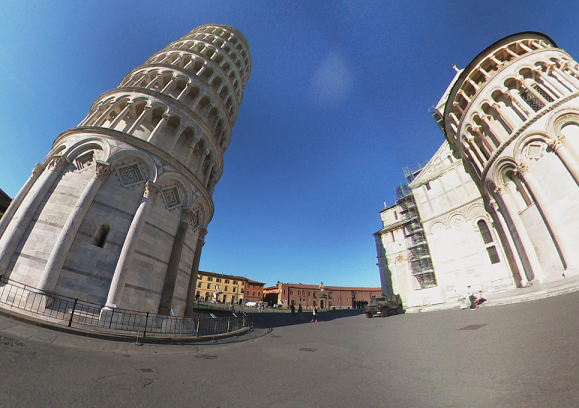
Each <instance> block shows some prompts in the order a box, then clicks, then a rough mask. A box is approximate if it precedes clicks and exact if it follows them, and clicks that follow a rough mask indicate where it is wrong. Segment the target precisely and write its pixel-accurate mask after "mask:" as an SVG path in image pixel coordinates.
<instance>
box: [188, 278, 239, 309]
mask: <svg viewBox="0 0 579 408" xmlns="http://www.w3.org/2000/svg"><path fill="white" fill-rule="evenodd" d="M248 281H249V279H247V278H244V277H243V276H234V275H224V274H222V273H213V272H205V271H199V273H198V275H197V293H196V295H197V297H199V299H201V300H205V301H209V300H213V301H219V302H221V303H229V302H231V301H233V303H235V304H241V303H243V302H244V299H245V296H244V293H245V285H246V282H248Z"/></svg>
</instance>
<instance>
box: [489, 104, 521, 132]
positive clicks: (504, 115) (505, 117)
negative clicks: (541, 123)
mask: <svg viewBox="0 0 579 408" xmlns="http://www.w3.org/2000/svg"><path fill="white" fill-rule="evenodd" d="M493 108H494V109H495V110H496V111H497V114H498V115H499V117H500V118H501V119H502V120H503V121H504V122H505V123H506V124H507V126H508V127H510V128H511V130H510V132H509V134H510V133H512V131H513V130H515V129H516V128H517V125H515V123H514V122H513V121H512V119H511V118H510V117H509V115H508V114H507V113H505V112H504V111H503V107H502V106H501V105H500V104H499V103H494V104H493Z"/></svg>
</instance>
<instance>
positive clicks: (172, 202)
mask: <svg viewBox="0 0 579 408" xmlns="http://www.w3.org/2000/svg"><path fill="white" fill-rule="evenodd" d="M163 198H164V199H165V204H166V205H167V208H168V209H169V210H171V209H173V208H175V207H177V206H179V205H181V198H180V197H179V190H178V189H177V187H175V186H173V187H170V188H165V189H163Z"/></svg>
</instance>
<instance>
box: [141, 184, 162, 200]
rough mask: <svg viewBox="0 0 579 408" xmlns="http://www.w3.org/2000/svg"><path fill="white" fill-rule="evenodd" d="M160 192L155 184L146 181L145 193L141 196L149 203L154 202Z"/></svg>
mask: <svg viewBox="0 0 579 408" xmlns="http://www.w3.org/2000/svg"><path fill="white" fill-rule="evenodd" d="M160 192H161V189H160V188H159V187H158V186H157V185H156V184H155V183H153V182H152V181H150V180H149V181H147V184H145V192H144V193H143V196H145V197H146V198H148V199H149V200H151V201H155V199H156V198H157V196H158V195H159V193H160Z"/></svg>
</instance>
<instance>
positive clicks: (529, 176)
mask: <svg viewBox="0 0 579 408" xmlns="http://www.w3.org/2000/svg"><path fill="white" fill-rule="evenodd" d="M517 175H519V176H520V177H521V178H522V179H523V180H524V182H525V184H526V185H527V187H528V188H529V191H530V193H531V194H532V196H533V198H534V199H535V204H536V205H537V207H538V210H539V212H540V213H541V214H542V216H543V219H544V220H545V224H546V227H547V230H548V231H549V232H550V235H551V237H552V238H553V241H554V243H555V246H556V247H557V248H559V251H560V252H561V257H562V258H563V263H564V264H565V265H564V266H565V269H567V267H568V266H569V265H571V264H576V263H577V261H576V258H577V256H576V255H574V252H575V251H573V249H572V248H570V247H569V245H568V243H569V240H567V239H565V237H562V236H561V234H560V232H561V231H564V230H565V228H566V226H565V225H561V223H560V222H559V221H558V219H557V218H556V217H553V215H554V214H556V212H555V211H551V210H550V208H549V204H548V203H549V198H548V196H547V193H546V192H545V191H544V190H543V187H542V186H541V184H540V183H539V182H538V181H537V179H536V178H535V176H534V174H533V173H532V172H529V167H528V166H527V165H526V164H519V165H518V166H517Z"/></svg>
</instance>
